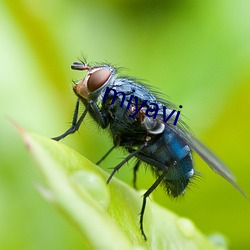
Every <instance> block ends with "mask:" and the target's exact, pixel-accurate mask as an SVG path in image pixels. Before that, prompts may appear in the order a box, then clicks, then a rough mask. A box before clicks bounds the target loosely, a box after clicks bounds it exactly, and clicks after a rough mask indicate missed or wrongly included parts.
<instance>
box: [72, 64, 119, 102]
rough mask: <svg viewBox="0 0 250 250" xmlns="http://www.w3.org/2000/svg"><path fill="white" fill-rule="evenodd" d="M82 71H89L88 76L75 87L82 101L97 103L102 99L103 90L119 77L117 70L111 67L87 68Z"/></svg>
mask: <svg viewBox="0 0 250 250" xmlns="http://www.w3.org/2000/svg"><path fill="white" fill-rule="evenodd" d="M77 69H78V68H77ZM82 70H88V72H87V74H86V76H85V77H84V78H83V79H82V80H80V81H79V82H77V83H76V84H75V86H74V87H73V90H74V92H75V94H76V95H77V96H78V97H80V99H85V100H95V101H96V100H98V99H99V98H100V99H101V95H102V90H104V89H105V88H106V87H107V86H109V85H110V84H111V83H112V82H113V81H114V80H115V79H116V77H117V76H116V72H115V69H114V68H113V67H111V66H109V65H103V66H93V67H88V66H85V67H84V68H83V69H82Z"/></svg>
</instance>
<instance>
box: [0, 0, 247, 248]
mask: <svg viewBox="0 0 250 250" xmlns="http://www.w3.org/2000/svg"><path fill="white" fill-rule="evenodd" d="M249 13H250V1H248V0H238V1H233V0H220V1H217V0H210V1H194V0H187V1H181V0H177V1H168V0H167V1H166V0H165V1H164V0H162V1H146V0H137V1H133V0H121V1H115V0H109V1H108V0H106V1H93V2H91V1H80V0H78V1H59V0H54V1H49V0H38V1H36V2H34V1H28V0H26V1H1V2H0V32H1V33H0V72H1V74H0V97H1V99H0V156H1V157H0V249H80V248H81V245H82V238H81V236H80V234H79V233H78V232H77V231H76V230H75V229H74V228H73V227H72V226H71V225H70V224H69V223H68V222H67V221H66V220H65V219H64V218H63V217H62V216H61V215H60V214H59V213H57V211H56V210H55V209H54V208H53V207H52V206H51V205H50V204H47V202H46V201H44V200H43V198H42V197H41V196H40V195H39V194H38V192H37V191H36V189H35V185H36V184H37V183H38V182H39V173H37V172H36V170H35V168H34V167H33V166H34V163H33V162H32V160H31V159H30V156H29V155H28V153H27V152H26V149H25V147H24V145H23V143H22V141H21V139H20V137H19V136H18V134H17V133H16V131H15V129H14V128H13V126H12V125H11V124H10V122H9V121H8V117H10V118H12V119H14V120H15V121H16V122H17V123H18V124H20V125H21V126H22V127H24V128H25V129H27V130H29V131H33V132H36V133H40V134H42V135H45V136H47V137H52V136H56V135H59V134H61V133H62V132H64V131H65V130H66V129H67V128H68V127H69V124H70V121H71V118H72V114H73V109H74V104H75V100H76V98H75V96H74V94H73V93H72V90H71V88H72V82H71V81H72V80H77V79H80V78H81V77H82V76H83V75H82V72H75V71H72V70H71V69H70V65H71V63H72V62H73V61H74V60H76V59H77V58H78V57H80V58H82V55H85V56H86V57H87V59H88V61H89V62H96V61H97V62H98V61H108V62H110V63H112V64H115V65H117V66H124V67H125V68H127V70H125V71H124V73H125V74H127V75H132V76H136V77H138V78H142V79H146V80H147V82H149V83H150V84H151V85H153V86H155V87H156V88H157V89H159V90H161V92H163V93H164V94H166V95H167V96H169V97H170V100H171V101H172V102H174V103H175V104H176V105H180V104H182V105H183V109H182V114H183V115H185V118H184V120H185V121H186V122H187V123H188V124H189V126H190V127H191V128H192V131H193V132H194V133H195V134H196V136H197V137H198V138H200V139H201V140H202V141H204V142H205V143H206V144H207V145H208V146H209V147H210V148H211V149H212V150H213V151H214V152H216V153H217V154H218V155H219V156H220V157H221V158H222V159H223V160H224V161H225V162H226V163H227V164H228V166H230V168H231V169H232V171H233V172H234V173H235V175H236V176H237V179H238V183H239V185H240V186H241V187H242V188H243V189H244V190H245V192H246V193H247V194H248V195H250V187H249V167H250V163H249V159H248V153H249V141H250V132H249V121H250V118H249V109H250V98H249V95H250V84H249V83H250V15H249ZM93 124H94V123H93V121H91V119H89V118H88V119H87V120H86V121H85V122H84V124H83V125H82V127H81V129H80V133H76V134H74V135H72V136H70V137H68V138H66V139H65V140H64V141H63V143H65V144H67V145H69V146H71V147H73V148H75V149H76V150H77V151H79V152H80V153H81V154H83V155H85V156H86V157H87V158H89V159H90V160H92V161H94V162H96V161H97V160H98V159H99V158H100V157H101V156H103V154H104V153H105V152H106V151H107V150H108V149H109V148H110V146H111V144H112V142H111V140H110V138H109V137H108V136H107V134H106V133H105V132H103V131H100V130H98V129H97V127H96V126H95V125H93ZM93 142H95V143H93ZM122 157H124V154H123V152H122V151H119V150H117V151H115V152H113V153H112V155H111V156H110V157H109V158H108V159H107V160H105V162H103V163H102V167H103V168H105V169H107V171H110V170H108V168H109V167H112V166H114V165H115V164H116V163H118V162H119V161H120V160H121V158H122ZM196 165H197V169H198V171H199V172H202V175H203V177H202V178H198V179H197V180H195V182H194V184H193V185H192V187H191V188H190V190H188V191H187V192H186V195H185V196H184V198H181V199H178V200H177V201H174V200H171V199H170V198H169V197H167V196H166V194H165V193H164V191H163V190H162V189H161V188H158V190H157V191H156V192H155V193H154V195H153V198H154V199H155V200H156V201H157V202H159V203H160V204H162V205H163V206H166V207H167V208H169V209H171V210H173V211H175V212H176V213H178V214H179V215H181V216H184V217H189V218H190V219H192V220H193V221H194V223H195V224H196V225H197V226H198V227H199V228H200V229H201V230H202V231H203V232H204V233H206V234H210V233H213V232H220V233H222V234H224V235H226V237H227V238H228V240H229V242H230V248H231V249H250V240H249V232H250V202H249V201H247V200H246V199H244V197H242V196H241V195H240V194H239V193H238V192H237V191H236V190H235V189H234V188H233V187H232V186H231V185H230V184H228V183H227V182H226V181H224V180H223V179H222V178H221V177H219V176H218V175H216V174H214V173H213V172H212V171H211V170H210V169H209V168H208V167H207V166H206V165H205V164H204V163H203V162H202V161H201V160H200V159H198V158H196ZM132 167H133V165H132V164H129V165H127V166H126V167H124V168H123V169H121V170H120V171H119V174H118V175H117V177H118V178H120V179H122V180H124V181H125V182H127V183H129V184H130V185H131V183H132ZM55 178H56V177H55ZM153 180H154V179H153V177H152V176H151V173H150V171H149V170H148V171H146V174H145V170H144V169H143V168H142V169H141V170H140V172H139V181H138V186H139V187H140V188H145V189H146V188H147V187H149V185H150V184H151V183H152V182H153ZM97 237H98V236H97Z"/></svg>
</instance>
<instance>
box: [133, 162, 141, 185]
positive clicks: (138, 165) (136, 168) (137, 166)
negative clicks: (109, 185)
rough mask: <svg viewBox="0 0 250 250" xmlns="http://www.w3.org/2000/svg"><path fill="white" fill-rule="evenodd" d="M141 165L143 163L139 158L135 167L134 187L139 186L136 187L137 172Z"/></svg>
mask: <svg viewBox="0 0 250 250" xmlns="http://www.w3.org/2000/svg"><path fill="white" fill-rule="evenodd" d="M140 165H141V161H140V160H137V161H136V163H135V166H134V169H133V187H134V188H135V189H137V188H136V173H137V171H138V169H139V167H140Z"/></svg>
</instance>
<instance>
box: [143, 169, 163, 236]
mask: <svg viewBox="0 0 250 250" xmlns="http://www.w3.org/2000/svg"><path fill="white" fill-rule="evenodd" d="M166 173H167V172H164V173H163V174H162V175H160V176H159V177H158V178H157V180H156V181H155V182H154V183H153V185H152V186H151V187H150V188H149V189H148V190H147V192H146V193H145V194H144V195H143V201H142V208H141V212H140V230H141V233H142V236H143V238H144V240H147V236H146V234H145V232H144V229H143V216H144V212H145V208H146V200H147V198H148V196H149V195H150V194H151V193H152V192H153V191H154V190H155V189H156V188H157V186H158V185H159V184H160V183H161V182H162V180H163V178H164V177H165V175H166Z"/></svg>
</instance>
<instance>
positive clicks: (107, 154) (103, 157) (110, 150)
mask: <svg viewBox="0 0 250 250" xmlns="http://www.w3.org/2000/svg"><path fill="white" fill-rule="evenodd" d="M115 147H116V146H115V145H114V146H113V147H112V148H111V149H110V150H109V151H108V152H107V153H106V154H105V155H104V156H103V157H102V158H101V159H100V160H99V161H98V162H97V163H96V165H99V164H100V163H101V162H102V161H103V160H104V159H105V158H106V157H107V156H108V155H109V154H110V153H111V152H112V151H113V149H114V148H115Z"/></svg>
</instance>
